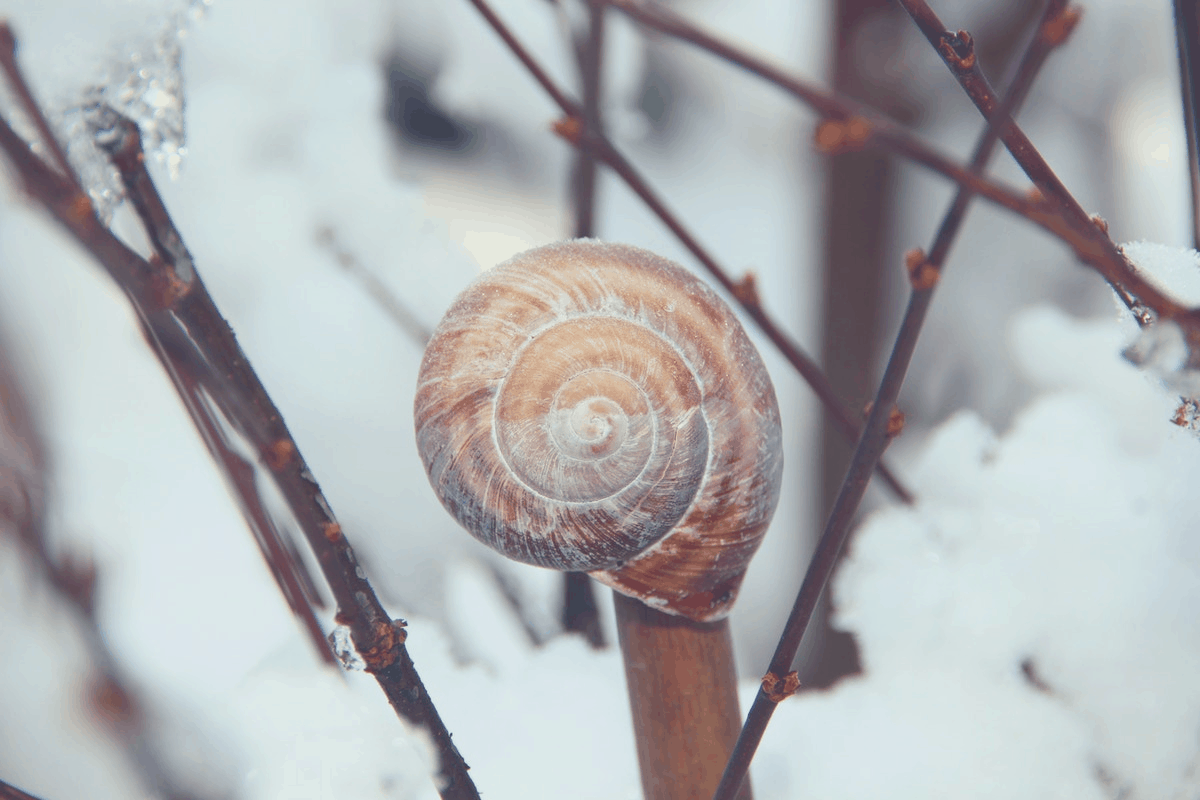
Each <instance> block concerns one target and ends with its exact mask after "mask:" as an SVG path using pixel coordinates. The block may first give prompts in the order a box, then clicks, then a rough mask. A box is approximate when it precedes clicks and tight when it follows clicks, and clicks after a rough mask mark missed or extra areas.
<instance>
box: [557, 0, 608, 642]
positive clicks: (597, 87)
mask: <svg viewBox="0 0 1200 800" xmlns="http://www.w3.org/2000/svg"><path fill="white" fill-rule="evenodd" d="M587 10H588V15H587V35H586V36H584V37H579V38H577V39H576V40H575V48H576V53H577V55H578V61H579V78H580V84H581V85H582V87H583V117H582V120H583V125H584V127H585V128H586V129H587V130H589V131H595V132H596V133H603V130H604V129H603V127H602V126H601V120H600V97H601V78H602V76H603V73H604V70H603V64H604V16H605V14H604V12H605V11H606V10H607V8H606V5H605V3H604V2H603V0H587ZM568 30H569V28H568ZM576 154H577V155H576V159H575V169H574V172H573V174H572V176H571V177H572V184H573V187H572V188H573V195H574V197H575V238H584V237H591V236H595V235H596V154H595V153H594V152H593V151H592V149H591V148H590V147H580V148H578V149H577V150H576ZM562 581H563V583H562V586H563V598H562V613H561V614H560V617H559V619H560V622H561V623H562V627H563V630H564V631H566V632H568V633H578V634H580V635H582V636H583V638H584V640H586V641H587V643H588V644H589V645H591V646H592V647H593V648H596V649H600V648H603V647H604V646H605V644H606V643H605V641H604V629H603V628H602V627H601V625H600V609H599V607H598V606H597V605H596V590H595V587H594V586H593V585H592V580H591V578H589V577H588V576H587V575H586V574H585V573H582V572H566V573H563V576H562Z"/></svg>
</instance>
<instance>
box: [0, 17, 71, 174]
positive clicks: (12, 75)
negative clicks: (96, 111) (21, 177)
mask: <svg viewBox="0 0 1200 800" xmlns="http://www.w3.org/2000/svg"><path fill="white" fill-rule="evenodd" d="M0 69H3V70H4V75H5V77H6V78H8V84H9V86H11V87H12V88H13V91H14V92H16V94H17V100H18V101H19V102H20V104H21V107H22V108H23V109H25V113H26V114H27V115H28V116H29V119H30V120H31V121H32V122H33V124H34V127H35V128H36V129H37V132H38V137H39V138H40V139H41V140H42V146H43V147H45V148H46V151H47V152H48V153H49V154H50V160H51V162H52V163H53V164H54V165H55V166H56V167H58V169H59V171H60V172H62V175H63V177H65V178H66V179H67V180H70V181H72V182H73V183H74V184H75V188H77V189H78V188H79V181H77V180H76V179H75V172H74V170H72V169H71V162H69V161H68V160H67V154H66V152H65V151H64V150H63V148H62V145H61V144H59V142H58V137H57V136H55V135H54V131H53V130H51V128H50V122H49V121H48V120H47V119H46V115H45V114H43V113H42V112H41V109H40V108H38V104H37V101H36V100H34V99H33V93H32V92H31V91H29V84H27V83H26V82H25V80H24V78H22V77H21V70H20V68H19V67H18V66H17V39H16V37H15V36H13V32H12V29H11V28H9V27H8V25H0Z"/></svg>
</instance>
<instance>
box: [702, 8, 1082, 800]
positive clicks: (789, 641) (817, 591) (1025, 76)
mask: <svg viewBox="0 0 1200 800" xmlns="http://www.w3.org/2000/svg"><path fill="white" fill-rule="evenodd" d="M1065 5H1066V0H1050V2H1049V3H1048V4H1047V7H1046V10H1045V12H1044V14H1043V18H1042V23H1041V25H1040V26H1039V29H1038V32H1037V33H1035V36H1034V39H1033V41H1032V42H1031V44H1030V45H1029V47H1028V48H1027V49H1026V51H1025V54H1024V56H1023V57H1022V59H1021V62H1020V64H1019V65H1018V67H1017V72H1016V76H1015V77H1014V79H1013V81H1012V85H1011V87H1010V89H1009V91H1008V94H1007V96H1006V97H1005V99H1004V101H1003V102H1002V103H1000V104H999V105H998V107H997V113H996V114H995V115H994V116H992V117H991V118H990V120H989V122H988V125H987V127H986V128H985V130H984V132H983V134H982V136H981V137H980V139H979V142H978V144H977V145H976V147H975V152H974V154H973V156H972V158H971V165H970V170H971V171H972V172H974V173H977V174H982V172H983V170H984V168H985V167H986V165H987V162H988V160H989V159H990V158H991V155H992V152H993V150H994V149H995V145H996V143H997V141H998V140H999V138H1000V136H1001V135H1002V133H1003V130H1004V129H1005V127H1006V126H1008V123H1007V120H1008V119H1009V117H1010V115H1011V114H1012V113H1013V111H1014V110H1015V109H1016V108H1017V107H1018V106H1019V105H1020V104H1021V103H1022V102H1023V101H1024V99H1025V97H1026V95H1027V94H1028V91H1029V88H1030V87H1031V86H1032V84H1033V80H1034V78H1035V77H1036V75H1037V73H1038V72H1039V70H1040V69H1041V67H1042V65H1043V64H1044V63H1045V61H1046V58H1047V56H1049V54H1050V52H1051V51H1052V50H1053V49H1054V47H1055V46H1057V44H1059V43H1061V41H1062V38H1059V39H1052V38H1048V37H1045V36H1043V35H1040V33H1041V32H1042V31H1044V29H1045V26H1046V23H1047V22H1049V21H1052V20H1054V19H1056V18H1057V17H1058V16H1059V15H1060V14H1061V13H1062V11H1063V8H1064V7H1065ZM971 58H972V61H973V60H974V55H973V53H972V56H971ZM1008 127H1011V126H1008ZM973 196H974V192H972V191H971V190H970V189H969V188H967V187H965V186H963V187H960V188H959V190H958V193H957V195H956V196H955V198H954V201H953V202H952V203H951V206H950V208H949V210H948V211H947V212H946V215H945V217H944V218H943V219H942V223H941V225H940V226H939V227H938V232H937V235H936V236H935V237H934V242H933V245H932V246H931V247H930V250H929V255H925V254H924V253H921V252H920V251H913V252H911V253H910V254H909V256H908V258H907V259H906V261H907V263H906V267H907V269H908V273H909V277H910V284H911V286H912V292H911V294H910V297H909V302H908V307H907V309H906V310H905V314H904V319H903V320H902V322H901V324H900V331H899V332H898V333H897V335H896V341H895V344H894V346H893V348H892V353H891V356H890V357H889V358H888V364H887V368H886V369H885V370H884V375H883V380H882V381H880V385H879V391H878V392H877V394H876V395H875V399H874V400H873V401H872V404H871V410H870V413H869V415H868V418H867V425H866V430H865V431H864V432H863V435H862V438H861V439H860V440H859V442H858V446H857V447H856V448H855V451H854V456H853V458H852V460H851V462H850V467H849V469H848V470H847V472H846V477H845V479H844V480H843V481H842V486H841V488H840V489H839V491H838V495H837V499H836V500H835V501H834V506H833V510H832V511H831V513H830V515H829V520H828V522H827V523H826V525H825V531H824V533H823V534H822V536H821V540H820V541H819V542H818V544H817V548H816V551H815V552H814V553H813V558H812V561H811V562H810V564H809V567H808V571H807V573H806V574H805V576H804V581H803V583H802V584H801V586H800V591H799V592H798V593H797V595H796V600H795V602H794V604H793V605H792V611H791V613H790V614H789V616H788V620H787V623H786V624H785V625H784V629H783V634H782V635H781V636H780V639H779V644H778V645H777V646H776V648H775V653H774V654H773V655H772V657H771V661H770V665H769V667H768V671H769V674H771V675H776V676H778V675H782V674H785V673H786V672H787V671H788V670H789V669H790V667H791V664H792V661H793V660H794V659H795V657H796V651H797V650H798V649H799V647H800V642H801V640H802V639H803V638H804V633H805V631H806V630H807V629H808V625H809V623H810V622H811V621H812V617H813V613H814V612H815V611H816V608H817V604H818V601H819V600H820V598H821V594H822V593H823V592H824V590H825V587H826V585H827V584H828V582H829V578H830V577H831V576H832V575H833V571H834V568H835V567H836V566H837V563H838V557H839V555H840V554H841V551H842V549H843V547H844V546H845V544H846V540H847V539H848V538H849V536H850V529H851V524H852V523H853V521H854V516H855V514H856V513H857V512H858V506H859V504H860V503H861V502H862V498H863V495H864V493H865V492H866V486H867V479H868V478H869V477H870V475H871V471H872V469H873V468H874V466H875V464H876V463H877V462H878V460H879V458H881V457H882V455H883V451H884V449H885V448H886V447H887V444H888V442H889V441H890V440H891V439H892V438H893V437H894V435H895V434H896V433H897V432H899V430H900V428H902V427H903V417H902V416H899V415H898V414H897V411H896V408H895V404H896V400H897V398H898V397H899V396H900V389H901V387H902V386H903V384H904V377H905V375H906V374H907V372H908V366H909V364H910V363H911V361H912V355H913V353H914V352H915V351H916V346H917V339H918V337H919V336H920V333H921V328H922V326H923V325H924V322H925V317H926V314H927V313H928V311H929V306H930V304H931V302H932V301H933V295H934V292H935V291H936V290H937V286H938V283H939V280H940V277H941V271H942V267H943V265H944V264H945V259H946V257H947V255H948V254H949V252H950V246H951V244H952V243H953V241H954V238H955V237H956V236H957V234H958V232H959V230H960V229H961V227H962V223H963V221H964V219H965V218H966V211H967V207H968V206H969V204H970V202H971V200H972V199H973ZM778 702H779V700H778V699H776V698H775V697H773V696H772V692H771V691H770V688H769V687H768V686H766V685H765V683H764V686H763V688H761V689H760V690H759V692H758V694H757V695H756V696H755V698H754V702H753V704H752V705H751V707H750V713H749V714H748V715H747V718H746V722H745V724H744V725H743V727H742V732H741V734H740V735H739V736H738V741H737V744H736V746H735V747H734V751H733V754H732V755H731V756H730V758H729V763H728V765H727V766H726V768H725V773H724V775H722V777H721V784H720V786H719V787H718V788H717V791H716V792H715V793H714V795H713V800H732V798H733V797H734V796H735V795H736V792H737V790H738V787H739V786H740V785H741V784H742V782H743V781H744V779H745V776H746V774H747V772H748V771H749V768H750V761H751V760H752V759H753V758H754V753H755V751H756V750H757V749H758V745H759V742H761V741H762V736H763V733H764V732H765V731H766V728H767V724H768V723H769V722H770V719H771V716H772V715H773V714H774V712H775V707H776V705H778Z"/></svg>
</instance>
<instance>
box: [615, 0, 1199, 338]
mask: <svg viewBox="0 0 1200 800" xmlns="http://www.w3.org/2000/svg"><path fill="white" fill-rule="evenodd" d="M610 2H612V3H613V5H615V6H616V7H617V8H619V9H620V10H621V11H624V12H625V13H626V14H629V15H630V17H632V18H634V19H636V20H637V21H638V22H639V23H641V24H643V25H645V26H646V27H648V28H652V29H654V30H657V31H659V32H661V33H665V34H667V35H669V36H674V37H676V38H678V39H680V40H682V41H686V42H689V43H691V44H694V45H696V46H697V47H701V48H703V49H705V50H708V51H710V52H712V53H713V54H715V55H717V56H719V57H721V58H724V59H726V60H727V61H729V62H730V63H733V64H736V65H738V66H740V67H743V68H744V69H746V70H748V71H749V72H751V73H753V74H755V75H758V76H760V77H762V78H763V79H765V80H767V81H770V82H771V83H773V84H775V85H777V86H779V87H780V88H782V89H784V90H785V91H788V92H789V93H791V94H793V95H794V96H796V97H797V98H798V99H800V100H802V101H803V102H805V103H807V104H809V105H810V106H812V107H813V108H814V109H815V110H816V111H817V112H818V113H821V114H823V115H825V116H826V117H828V118H829V119H830V120H836V121H838V122H837V123H835V124H829V125H827V126H826V128H825V131H826V132H827V134H828V139H827V140H825V139H824V137H823V136H822V131H821V130H820V129H819V130H818V137H817V145H818V147H822V146H823V141H825V145H824V146H826V147H828V146H829V145H832V146H833V148H834V151H835V152H836V151H838V148H845V147H861V146H866V145H870V144H872V143H878V144H879V145H880V146H884V147H887V148H888V149H891V150H893V151H894V152H896V153H897V154H899V155H901V156H904V157H906V158H909V159H911V160H913V161H915V162H916V163H918V164H922V165H924V166H926V167H929V168H930V169H933V170H934V171H936V172H939V173H941V174H943V175H945V176H946V177H948V178H950V179H951V180H953V181H955V182H956V183H958V184H959V185H960V186H965V187H967V188H970V189H971V190H972V191H974V192H975V193H977V194H978V195H979V196H980V197H982V198H984V199H987V200H989V201H991V202H993V203H995V204H997V205H999V206H1001V207H1002V208H1005V209H1008V210H1009V211H1012V212H1013V213H1015V214H1018V215H1020V216H1022V217H1025V218H1026V219H1028V220H1029V221H1031V222H1033V223H1034V224H1036V225H1037V226H1039V227H1040V228H1042V229H1043V230H1045V231H1047V232H1048V233H1050V234H1051V235H1053V236H1055V237H1056V238H1058V239H1060V240H1062V241H1063V242H1064V243H1065V244H1067V245H1068V246H1069V247H1070V248H1071V249H1072V250H1073V251H1074V252H1075V255H1076V257H1077V258H1079V259H1080V260H1081V261H1083V262H1084V263H1087V264H1089V265H1091V266H1092V267H1093V268H1094V269H1096V270H1097V271H1098V272H1100V273H1101V274H1102V275H1104V276H1105V278H1106V279H1108V281H1109V283H1110V285H1111V286H1112V287H1113V290H1114V291H1116V292H1117V294H1118V296H1120V297H1121V299H1122V300H1123V301H1124V302H1125V303H1126V305H1130V306H1133V305H1134V303H1135V300H1134V298H1135V297H1136V298H1137V299H1138V300H1140V301H1142V302H1144V303H1145V305H1147V306H1149V307H1150V308H1151V309H1153V310H1155V311H1156V313H1158V315H1159V316H1160V317H1163V318H1174V317H1177V316H1178V315H1180V314H1181V313H1183V312H1184V311H1185V309H1183V308H1182V307H1181V306H1178V305H1177V304H1175V303H1173V302H1172V301H1171V300H1170V299H1169V298H1167V297H1165V295H1163V294H1162V293H1161V292H1159V291H1158V290H1157V289H1156V288H1155V287H1154V286H1153V285H1151V284H1149V283H1147V282H1146V281H1144V280H1143V279H1142V278H1141V277H1140V276H1139V275H1137V274H1136V271H1135V270H1134V269H1133V267H1132V266H1131V265H1130V264H1129V262H1128V261H1127V260H1126V259H1125V258H1124V257H1123V256H1122V255H1121V254H1120V252H1119V251H1118V250H1117V249H1116V246H1115V245H1114V244H1113V243H1112V241H1111V240H1110V239H1108V237H1107V235H1105V233H1104V231H1103V230H1101V231H1100V232H1099V234H1097V230H1096V225H1094V224H1085V223H1084V222H1082V221H1081V217H1082V218H1083V219H1088V218H1087V215H1086V214H1082V211H1081V210H1080V211H1079V213H1078V214H1076V213H1067V214H1064V213H1063V205H1062V204H1061V203H1058V204H1056V203H1052V202H1047V201H1046V199H1045V198H1046V197H1048V196H1061V194H1062V193H1063V192H1065V189H1061V184H1058V186H1059V187H1060V189H1061V191H1058V190H1056V189H1055V188H1054V186H1053V185H1052V184H1053V183H1054V182H1056V181H1057V179H1055V181H1054V182H1051V181H1048V180H1044V179H1045V178H1046V173H1049V169H1048V168H1046V169H1044V170H1038V169H1036V168H1034V171H1033V172H1030V170H1029V169H1026V173H1027V174H1028V175H1029V177H1030V178H1031V179H1032V180H1033V182H1034V184H1035V186H1037V188H1038V191H1035V192H1033V193H1031V194H1029V195H1025V196H1021V195H1018V194H1016V193H1015V192H1014V191H1013V190H1011V189H1007V188H1005V187H1002V186H1000V185H998V184H996V183H994V182H992V181H989V180H987V179H985V178H984V177H982V176H978V175H972V174H971V173H970V171H969V170H965V169H963V168H962V167H960V166H958V165H957V164H955V163H954V162H953V161H951V160H950V159H948V158H946V157H944V156H942V155H940V154H939V153H938V152H937V151H936V150H935V149H933V148H932V147H930V146H928V145H925V144H924V143H922V142H921V141H920V139H919V138H917V137H916V136H915V135H914V134H911V133H910V132H908V131H907V129H905V128H904V127H903V126H900V125H898V124H897V123H895V122H892V121H891V120H889V119H887V117H885V116H883V115H881V114H880V113H879V112H877V111H875V110H874V109H872V108H870V107H869V106H865V105H863V104H861V103H858V102H857V101H854V100H851V99H849V98H845V97H842V96H841V95H838V94H836V93H831V92H827V91H825V90H823V89H821V88H819V87H816V86H814V85H812V84H810V83H807V82H805V81H803V80H801V79H799V78H796V77H795V76H792V75H789V74H788V73H786V72H784V71H783V70H781V69H779V68H778V67H775V66H773V65H772V64H770V63H768V62H766V61H765V60H763V59H760V58H758V57H756V56H753V55H751V54H749V53H746V52H744V51H742V50H740V49H738V48H736V47H734V46H733V45H730V44H729V43H727V42H723V41H721V40H719V39H717V38H716V37H714V36H712V35H711V34H708V33H706V32H705V31H703V30H701V29H700V28H698V27H697V26H695V25H693V24H691V23H690V22H688V21H686V20H685V19H684V18H683V17H680V16H679V15H677V14H675V13H674V12H672V11H670V10H669V9H667V8H665V7H664V6H662V5H661V4H658V3H653V2H650V0H610ZM902 5H904V3H902ZM921 5H922V6H924V4H923V3H922V4H921ZM906 7H907V6H906ZM925 8H926V9H927V8H928V7H927V6H925ZM929 14H932V12H929ZM1076 16H1077V15H1076ZM935 19H936V18H935ZM940 24H941V23H940V22H938V23H936V24H933V23H931V22H930V20H929V19H928V18H925V27H923V28H922V31H923V32H925V33H926V35H927V36H930V35H933V36H934V37H935V38H934V39H931V40H930V41H931V42H934V46H935V47H939V52H940V53H942V54H943V57H945V53H944V52H943V51H942V50H941V49H940V46H939V45H940V42H941V36H942V35H943V33H942V29H941V28H940V27H938V26H940ZM1070 24H1073V23H1068V21H1067V20H1062V21H1060V22H1059V23H1057V25H1056V27H1055V28H1054V29H1052V30H1051V31H1048V32H1047V35H1050V36H1056V37H1065V35H1066V34H1067V33H1068V32H1069V29H1070ZM944 35H945V36H947V37H949V36H951V34H948V33H947V34H944ZM956 74H957V73H956ZM980 78H981V79H982V75H980ZM973 83H974V84H976V87H975V88H978V86H977V85H978V84H979V83H980V81H973ZM982 84H983V85H986V81H982ZM964 88H967V87H966V86H964ZM971 91H972V90H971V89H968V93H970V92H971ZM987 91H988V92H989V93H990V88H989V89H988V90H987ZM972 99H975V96H974V95H972ZM996 100H997V99H996V98H995V96H994V94H992V95H991V96H990V104H989V106H988V107H989V108H991V107H992V106H994V105H995V102H996ZM981 110H982V109H981ZM988 113H990V112H985V117H986V116H987V114H988ZM856 120H857V121H858V123H857V125H855V124H853V123H854V122H855V121H856ZM1002 138H1003V139H1004V141H1005V143H1006V144H1008V143H1009V139H1008V138H1006V137H1002ZM1022 138H1023V135H1022ZM1028 149H1032V147H1031V146H1030V147H1029V148H1028ZM1035 152H1036V151H1035ZM1016 155H1017V154H1016V153H1015V152H1014V156H1016ZM1017 160H1018V162H1021V161H1022V159H1021V158H1020V157H1018V158H1017ZM1022 166H1025V165H1024V164H1022ZM1049 174H1053V173H1049ZM1056 192H1057V195H1056ZM1075 206H1076V208H1078V204H1075ZM1089 222H1090V220H1089ZM1101 240H1104V241H1101ZM1184 327H1185V330H1186V331H1188V333H1189V338H1190V339H1192V340H1195V341H1196V342H1197V347H1195V348H1193V349H1194V350H1196V349H1200V327H1198V325H1197V324H1193V323H1192V322H1190V321H1188V322H1185V323H1184ZM1198 358H1200V356H1198Z"/></svg>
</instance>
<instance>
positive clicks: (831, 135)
mask: <svg viewBox="0 0 1200 800" xmlns="http://www.w3.org/2000/svg"><path fill="white" fill-rule="evenodd" d="M872 129H873V128H872V125H871V121H870V120H869V119H867V118H866V117H861V116H854V117H850V119H847V120H840V119H826V120H823V121H822V122H821V124H820V125H818V126H817V130H816V132H815V134H814V135H813V142H814V144H815V145H816V148H817V149H818V150H820V151H821V152H822V153H825V154H826V155H831V156H836V155H838V154H840V153H852V152H854V151H856V150H861V149H863V147H864V146H866V143H867V141H868V140H869V139H870V138H871V132H872Z"/></svg>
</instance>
